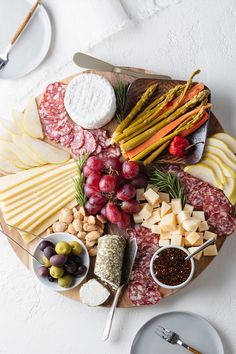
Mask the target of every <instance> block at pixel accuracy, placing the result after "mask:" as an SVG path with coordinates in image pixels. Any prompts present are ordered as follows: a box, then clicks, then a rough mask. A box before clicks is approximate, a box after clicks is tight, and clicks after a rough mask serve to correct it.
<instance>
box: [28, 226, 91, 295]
mask: <svg viewBox="0 0 236 354" xmlns="http://www.w3.org/2000/svg"><path fill="white" fill-rule="evenodd" d="M44 240H48V241H51V242H53V243H55V244H56V243H58V242H60V241H65V242H71V241H77V242H79V243H80V244H81V246H82V248H83V250H82V252H81V254H80V257H81V259H82V263H83V264H84V265H85V266H86V267H87V272H86V273H85V274H84V275H83V276H82V277H78V278H74V282H73V285H72V286H71V287H70V288H62V287H61V286H59V285H58V284H57V281H54V282H53V283H51V282H50V281H49V280H48V279H47V278H43V277H40V276H39V275H38V272H37V270H38V268H39V267H41V266H42V265H41V264H39V263H38V262H37V261H36V260H35V259H34V258H32V268H33V272H34V274H35V276H36V277H37V279H38V280H39V281H40V282H41V283H42V284H43V285H45V286H47V287H48V288H50V289H52V290H54V291H68V290H71V289H73V288H75V287H76V286H78V285H79V284H80V283H81V282H82V281H83V280H84V278H85V277H86V275H87V273H88V270H89V265H90V259H89V254H88V251H87V249H86V247H85V245H84V244H83V242H82V241H80V240H79V239H78V238H77V237H75V236H73V235H71V234H69V233H67V232H57V233H55V234H50V235H48V236H47V237H45V238H44ZM41 241H42V240H40V242H41ZM40 242H39V243H38V244H37V246H36V247H35V249H34V251H33V255H34V256H35V257H36V258H37V259H38V260H40V259H41V258H42V256H43V252H42V251H40V249H39V244H40Z"/></svg>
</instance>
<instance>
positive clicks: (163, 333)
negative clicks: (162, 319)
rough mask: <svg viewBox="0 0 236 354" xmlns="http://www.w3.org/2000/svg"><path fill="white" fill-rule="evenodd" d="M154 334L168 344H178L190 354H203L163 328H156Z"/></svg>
mask: <svg viewBox="0 0 236 354" xmlns="http://www.w3.org/2000/svg"><path fill="white" fill-rule="evenodd" d="M155 334H157V335H158V336H159V337H161V338H163V339H164V340H166V341H167V342H168V343H170V344H178V345H180V346H182V347H184V348H185V349H187V350H188V351H189V352H191V353H194V354H203V353H201V352H199V351H198V350H196V349H194V348H192V347H190V346H189V345H188V344H186V343H184V342H183V341H182V340H181V338H180V336H179V335H178V334H177V333H175V332H173V331H171V330H169V329H167V328H165V327H162V326H157V327H156V329H155Z"/></svg>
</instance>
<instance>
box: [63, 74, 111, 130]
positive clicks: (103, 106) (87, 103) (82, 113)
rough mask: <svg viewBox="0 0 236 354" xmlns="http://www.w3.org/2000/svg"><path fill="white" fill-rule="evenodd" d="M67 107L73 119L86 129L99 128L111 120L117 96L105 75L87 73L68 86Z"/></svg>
mask: <svg viewBox="0 0 236 354" xmlns="http://www.w3.org/2000/svg"><path fill="white" fill-rule="evenodd" d="M64 103H65V108H66V110H67V112H68V114H69V116H70V117H71V119H72V120H73V121H74V122H75V123H76V124H78V125H80V126H81V127H83V128H85V129H98V128H101V127H103V126H104V125H106V124H107V123H109V122H110V120H111V119H112V118H113V116H114V114H115V112H116V96H115V92H114V89H113V87H112V85H111V84H110V83H109V81H108V80H106V79H105V78H104V77H102V76H100V75H96V74H91V73H85V74H81V75H78V76H77V77H75V78H74V79H73V80H72V81H71V82H70V83H69V85H68V86H67V89H66V94H65V99H64Z"/></svg>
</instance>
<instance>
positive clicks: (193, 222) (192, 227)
mask: <svg viewBox="0 0 236 354" xmlns="http://www.w3.org/2000/svg"><path fill="white" fill-rule="evenodd" d="M200 222H201V221H200V220H198V219H196V218H193V217H191V218H189V219H186V220H184V221H183V224H182V225H183V228H184V229H185V230H186V231H196V230H197V228H198V226H199V225H200Z"/></svg>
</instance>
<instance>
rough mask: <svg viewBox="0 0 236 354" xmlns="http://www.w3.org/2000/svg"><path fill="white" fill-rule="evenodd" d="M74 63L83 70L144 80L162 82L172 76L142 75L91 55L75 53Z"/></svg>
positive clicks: (139, 72)
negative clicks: (106, 72) (158, 80)
mask: <svg viewBox="0 0 236 354" xmlns="http://www.w3.org/2000/svg"><path fill="white" fill-rule="evenodd" d="M73 60H74V63H75V64H76V65H78V66H79V67H81V68H85V69H90V70H98V71H108V72H112V73H117V74H123V75H129V76H133V77H136V78H140V79H141V78H142V79H145V78H146V79H162V80H170V79H171V77H170V76H166V75H158V74H147V73H142V72H141V71H138V70H135V69H134V70H133V69H132V70H131V69H130V68H128V67H126V66H115V65H112V64H110V63H107V62H105V61H102V60H100V59H97V58H94V57H91V56H90V55H87V54H84V53H80V52H78V53H75V54H74V57H73Z"/></svg>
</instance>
